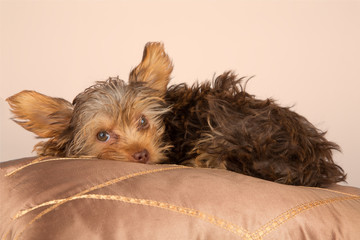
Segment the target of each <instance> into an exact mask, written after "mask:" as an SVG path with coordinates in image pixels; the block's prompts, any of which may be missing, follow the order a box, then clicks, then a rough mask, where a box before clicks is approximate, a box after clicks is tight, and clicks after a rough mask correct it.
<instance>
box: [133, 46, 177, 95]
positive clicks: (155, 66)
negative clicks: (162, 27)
mask: <svg viewBox="0 0 360 240" xmlns="http://www.w3.org/2000/svg"><path fill="white" fill-rule="evenodd" d="M172 70H173V65H172V63H171V60H170V58H169V56H168V55H167V54H166V53H165V50H164V45H163V44H162V43H157V42H149V43H147V44H146V45H145V49H144V54H143V58H142V60H141V63H140V64H139V65H138V66H137V67H136V68H134V69H133V70H132V71H131V73H130V77H129V82H130V83H132V82H145V83H146V84H147V86H149V87H150V88H153V89H156V90H159V91H160V92H161V93H165V91H166V88H167V85H168V83H169V81H170V75H171V72H172Z"/></svg>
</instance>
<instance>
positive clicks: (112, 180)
mask: <svg viewBox="0 0 360 240" xmlns="http://www.w3.org/2000/svg"><path fill="white" fill-rule="evenodd" d="M183 168H189V167H187V166H179V165H176V166H171V167H166V168H157V169H151V170H146V171H141V172H135V173H131V174H128V175H125V176H122V177H118V178H115V179H111V180H109V181H106V182H104V183H101V184H98V185H95V186H93V187H91V188H88V189H86V190H83V191H81V192H79V193H77V194H75V195H73V196H71V197H68V198H65V199H62V200H60V201H59V202H57V203H55V204H54V205H52V206H51V207H49V208H47V209H45V210H43V211H42V212H41V213H39V214H38V215H37V216H35V217H34V218H33V219H32V220H31V221H30V222H29V223H28V224H27V225H26V226H25V228H24V229H23V230H22V231H21V232H19V233H18V234H17V235H16V236H15V238H14V239H15V240H17V239H19V238H20V236H21V234H22V233H23V232H24V231H25V230H26V229H27V228H28V227H29V226H30V225H31V224H33V223H34V222H35V221H37V220H38V219H40V218H41V217H42V216H44V215H46V214H47V213H49V212H51V211H52V210H54V209H56V208H57V207H59V206H60V205H62V204H64V203H66V202H68V201H70V200H71V199H72V198H74V197H78V196H81V195H84V194H86V193H89V192H91V191H95V190H97V189H100V188H103V187H106V186H109V185H112V184H115V183H117V182H120V181H124V180H127V179H129V178H133V177H137V176H141V175H146V174H152V173H157V172H163V171H169V170H175V169H183ZM34 209H36V208H32V210H34ZM32 210H30V211H32ZM25 211H26V210H25ZM30 211H27V212H26V213H28V212H30ZM26 213H25V214H26ZM23 215H24V214H22V215H21V216H23Z"/></svg>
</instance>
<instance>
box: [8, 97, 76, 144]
mask: <svg viewBox="0 0 360 240" xmlns="http://www.w3.org/2000/svg"><path fill="white" fill-rule="evenodd" d="M6 101H7V102H8V103H9V105H10V107H11V112H12V113H13V114H14V117H13V118H12V119H13V120H14V121H15V122H16V123H18V124H19V125H21V126H22V127H23V128H25V129H26V130H29V131H31V132H33V133H35V134H36V135H38V137H40V138H52V137H57V136H59V135H60V134H61V133H62V132H63V131H65V129H67V128H68V126H69V123H70V120H71V116H72V113H73V105H72V104H71V103H70V102H68V101H66V100H65V99H61V98H52V97H48V96H45V95H43V94H40V93H38V92H35V91H22V92H20V93H17V94H15V95H13V96H11V97H9V98H8V99H6Z"/></svg>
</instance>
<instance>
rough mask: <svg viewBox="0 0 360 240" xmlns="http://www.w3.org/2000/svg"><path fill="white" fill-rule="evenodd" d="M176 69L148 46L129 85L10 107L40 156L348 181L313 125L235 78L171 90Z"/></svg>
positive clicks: (160, 50) (319, 182) (308, 182)
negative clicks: (37, 139)
mask: <svg viewBox="0 0 360 240" xmlns="http://www.w3.org/2000/svg"><path fill="white" fill-rule="evenodd" d="M172 69H173V67H172V63H171V61H170V59H169V57H168V55H167V54H166V53H165V51H164V47H163V45H162V44H160V43H148V44H147V45H146V46H145V50H144V55H143V59H142V61H141V63H140V64H139V65H138V66H137V67H136V68H135V69H134V70H132V71H131V73H130V77H129V83H128V84H126V83H125V82H124V81H122V80H120V79H118V78H110V79H109V80H107V81H104V82H99V83H97V84H95V85H94V86H92V87H90V88H88V89H86V90H85V91H84V92H83V93H80V94H79V95H78V96H77V97H76V98H75V100H74V102H73V104H71V103H70V102H68V101H66V100H64V99H59V98H52V97H48V96H45V95H43V94H40V93H37V92H34V91H23V92H21V93H18V94H16V95H14V96H12V97H10V98H8V99H7V100H8V102H9V104H10V106H11V108H12V112H13V113H14V115H15V118H14V120H15V121H16V122H17V123H19V124H20V125H21V126H23V127H24V128H25V129H27V130H29V131H32V132H34V133H35V134H37V136H38V137H40V138H49V140H47V141H45V142H41V143H39V144H37V145H36V146H35V150H36V151H37V153H38V154H39V155H40V156H48V155H50V156H94V157H98V158H104V159H114V160H120V161H134V162H142V163H176V164H185V165H191V166H195V167H210V168H223V169H228V170H231V171H235V172H238V173H243V174H247V175H250V176H255V177H259V178H263V179H267V180H271V181H275V182H279V183H285V184H292V185H305V186H326V185H329V184H332V183H336V182H340V181H344V180H345V177H346V175H345V174H344V171H343V170H342V168H341V167H340V166H338V165H336V164H335V163H334V161H333V159H332V150H339V147H338V145H336V144H335V143H333V142H329V141H327V140H326V139H325V137H324V135H325V133H324V132H322V131H320V130H319V129H317V128H316V127H314V126H313V125H312V124H311V123H310V122H308V121H307V120H306V119H305V118H304V117H302V116H300V115H299V114H297V113H295V112H293V111H291V110H290V109H289V108H284V107H280V106H279V105H277V104H276V103H275V102H274V101H273V100H271V99H267V100H259V99H256V98H255V97H254V96H252V95H250V94H248V93H246V92H245V90H244V89H243V82H242V81H243V80H244V79H243V78H240V79H238V78H237V77H236V75H234V74H233V73H231V72H225V73H224V74H222V75H220V76H218V77H217V78H216V79H214V80H213V81H211V82H205V83H202V84H199V83H197V84H194V85H193V86H191V87H189V86H187V85H186V84H180V85H174V86H171V87H169V88H167V85H168V83H169V80H170V74H171V72H172Z"/></svg>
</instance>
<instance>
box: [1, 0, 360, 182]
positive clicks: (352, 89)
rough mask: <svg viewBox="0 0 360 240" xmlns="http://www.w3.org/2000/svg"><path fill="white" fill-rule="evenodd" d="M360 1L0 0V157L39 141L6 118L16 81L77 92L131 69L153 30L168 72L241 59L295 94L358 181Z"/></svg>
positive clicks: (211, 69)
mask: <svg viewBox="0 0 360 240" xmlns="http://www.w3.org/2000/svg"><path fill="white" fill-rule="evenodd" d="M359 13H360V2H359V1H344V0H339V1H314V0H313V1H250V0H249V1H227V0H222V1H204V0H202V1H195V0H191V1H165V0H164V1H159V0H158V1H145V0H144V1H138V0H136V1H134V0H132V1H74V0H73V1H70V0H69V1H51V0H46V1H45V0H44V1H18V0H9V1H4V0H1V1H0V24H1V25H0V41H1V42H0V50H1V51H0V67H1V69H0V81H1V86H0V97H1V100H0V107H1V133H0V153H1V154H0V158H1V159H0V160H1V161H6V160H10V159H14V158H20V157H25V156H29V155H32V154H33V153H31V151H32V147H33V145H34V144H35V143H36V142H37V141H38V140H36V139H35V138H34V136H33V135H32V134H31V133H29V132H26V131H25V130H23V129H22V128H21V127H19V126H17V125H16V124H15V123H13V122H12V121H10V120H9V118H10V113H9V110H8V105H7V103H6V102H5V99H6V98H7V97H8V96H10V95H12V94H15V93H17V92H19V91H21V90H23V89H32V90H37V91H39V92H42V93H45V94H47V95H50V96H57V97H62V98H65V99H67V100H70V101H71V100H72V99H73V98H74V97H75V95H76V94H78V93H79V92H80V91H82V90H84V89H85V88H86V87H88V86H90V85H91V84H93V83H94V82H95V81H97V80H105V79H106V78H107V77H109V76H117V75H119V76H120V77H121V78H123V79H127V76H128V73H129V71H130V69H131V68H132V67H134V66H135V65H136V64H137V63H138V62H139V61H140V58H141V55H142V50H143V46H144V44H145V43H146V42H148V41H162V42H164V43H165V47H166V49H167V52H168V53H169V55H170V56H171V57H172V59H173V61H174V64H175V69H174V73H173V83H179V82H183V81H186V82H189V83H191V82H193V81H195V80H197V79H198V80H204V79H209V78H212V76H213V74H214V73H218V74H220V73H222V72H223V71H225V70H229V69H233V70H236V71H237V72H238V73H239V75H246V76H251V75H256V77H255V78H253V79H252V80H251V82H250V83H249V84H248V88H247V89H248V91H249V92H251V93H252V94H255V95H257V96H258V97H261V98H266V97H273V98H275V99H277V100H278V102H279V103H281V104H282V105H286V106H291V105H294V104H295V106H294V108H293V109H295V110H296V111H298V112H299V113H301V114H303V115H304V116H306V117H307V118H308V119H309V120H310V121H311V122H313V123H314V124H315V125H316V126H317V127H319V128H320V129H322V130H328V138H329V139H331V140H333V141H335V142H337V143H339V144H340V145H341V147H342V150H343V152H342V153H336V155H335V159H336V161H337V162H338V163H339V164H340V165H341V166H343V167H344V168H345V170H346V171H347V172H348V182H349V184H351V185H355V186H358V187H360V174H359V171H360V159H359V157H360V153H359V152H360V149H359V148H360V144H359V143H360V141H359V136H360V127H359V122H360V111H359V110H360V108H359V104H360V95H359V90H360V83H359V81H360V14H359Z"/></svg>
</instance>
